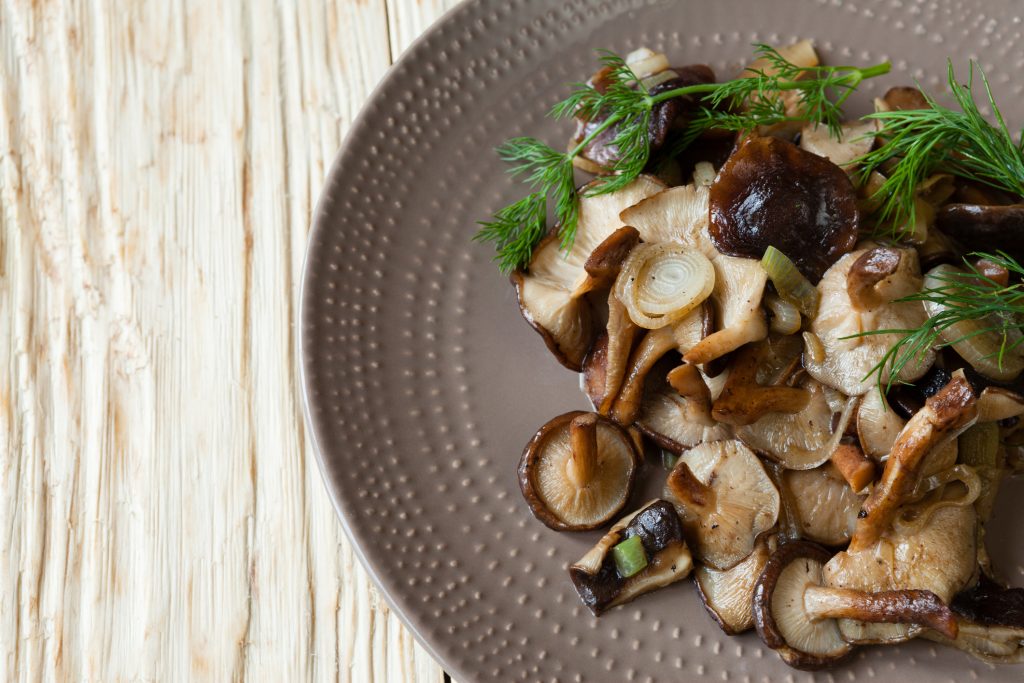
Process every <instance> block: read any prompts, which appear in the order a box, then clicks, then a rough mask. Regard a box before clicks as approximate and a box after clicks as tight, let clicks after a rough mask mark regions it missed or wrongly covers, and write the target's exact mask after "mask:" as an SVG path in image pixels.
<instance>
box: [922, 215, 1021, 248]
mask: <svg viewBox="0 0 1024 683" xmlns="http://www.w3.org/2000/svg"><path fill="white" fill-rule="evenodd" d="M935 221H936V226H937V227H938V228H939V229H940V230H942V231H943V232H945V233H946V234H947V235H949V236H950V237H953V238H954V239H956V240H958V241H960V242H962V243H963V244H965V245H967V246H968V247H969V248H970V249H971V250H982V251H995V250H997V249H1001V250H1003V251H1005V252H1007V253H1008V254H1010V255H1011V256H1014V257H1017V258H1020V257H1021V255H1024V204H1010V205H1007V206H984V205H981V204H947V205H946V206H944V207H942V208H941V209H939V212H938V214H937V215H936V217H935Z"/></svg>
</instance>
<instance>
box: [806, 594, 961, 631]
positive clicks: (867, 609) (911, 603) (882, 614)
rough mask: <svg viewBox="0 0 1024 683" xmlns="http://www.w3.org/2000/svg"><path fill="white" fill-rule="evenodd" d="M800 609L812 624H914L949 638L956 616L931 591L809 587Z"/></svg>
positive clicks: (955, 627)
mask: <svg viewBox="0 0 1024 683" xmlns="http://www.w3.org/2000/svg"><path fill="white" fill-rule="evenodd" d="M804 610H805V611H806V612H807V614H808V615H810V617H811V619H812V620H813V621H821V620H822V619H856V620H857V621H868V622H872V623H876V624H918V625H921V626H927V627H928V628H931V629H934V630H935V631H938V632H939V633H941V634H942V635H944V636H946V637H947V638H950V639H953V638H956V634H957V621H956V616H955V615H954V614H953V612H952V610H950V609H949V607H947V606H946V605H945V603H943V602H942V600H940V599H939V597H938V596H937V595H935V593H932V592H931V591H923V590H895V591H879V592H877V593H869V592H867V591H859V590H852V589H849V588H828V587H825V586H813V585H811V586H808V587H807V588H806V589H805V590H804Z"/></svg>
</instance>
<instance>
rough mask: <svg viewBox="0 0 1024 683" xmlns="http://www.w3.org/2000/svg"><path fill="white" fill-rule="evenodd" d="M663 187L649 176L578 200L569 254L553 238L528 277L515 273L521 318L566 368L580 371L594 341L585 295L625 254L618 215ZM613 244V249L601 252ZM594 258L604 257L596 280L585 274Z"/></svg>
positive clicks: (540, 251)
mask: <svg viewBox="0 0 1024 683" xmlns="http://www.w3.org/2000/svg"><path fill="white" fill-rule="evenodd" d="M664 187H665V186H664V185H663V184H662V183H661V182H660V181H658V180H656V179H654V178H652V177H650V176H640V177H639V178H637V179H636V180H635V181H634V182H633V183H631V184H630V185H628V186H627V187H625V188H623V189H621V190H619V191H617V192H612V193H609V194H605V195H597V196H591V197H586V196H585V197H584V198H583V199H581V200H580V208H579V211H580V213H579V224H578V227H577V229H576V241H575V243H574V244H573V248H572V250H571V251H569V252H568V254H566V253H565V252H563V251H562V250H561V248H560V242H559V240H557V239H556V238H554V237H549V238H548V239H547V240H546V241H544V242H542V243H541V244H540V245H539V246H538V247H537V248H536V249H535V250H534V252H533V259H532V260H531V261H530V266H529V268H528V269H527V270H526V271H525V272H524V271H516V272H514V273H512V278H511V279H512V283H513V285H514V286H515V288H516V295H517V297H518V300H519V308H520V310H521V311H522V314H523V317H524V318H525V319H526V321H527V322H528V323H529V324H530V325H531V326H532V327H533V328H534V329H535V330H537V332H538V333H540V335H541V337H543V339H544V342H545V344H547V346H548V348H549V349H550V350H551V352H552V353H554V354H555V357H556V358H557V359H558V360H559V362H561V363H562V364H563V365H565V366H566V367H567V368H569V369H571V370H576V371H579V370H580V368H581V364H582V362H583V359H584V357H585V356H586V354H587V351H589V350H590V346H591V345H592V343H593V341H594V336H595V335H594V330H593V327H592V323H591V319H592V312H591V309H590V304H589V303H588V302H587V300H586V299H585V298H583V295H584V294H586V293H587V292H588V291H590V290H592V289H594V288H595V287H597V286H599V285H600V284H601V283H602V282H603V280H604V279H605V278H606V272H603V271H601V270H599V269H598V268H597V266H598V265H599V261H601V262H603V263H602V265H604V266H605V270H606V269H607V262H608V259H609V258H610V256H611V254H613V253H621V251H620V250H617V248H616V246H621V242H620V241H621V240H622V239H623V237H624V235H623V234H622V233H619V234H616V232H617V231H618V230H619V229H620V228H622V227H623V224H622V222H621V221H620V220H619V213H620V212H621V211H622V209H624V208H626V207H627V206H630V205H632V204H635V203H636V202H638V201H640V200H641V199H643V198H644V197H648V196H650V195H652V194H655V193H656V192H659V191H661V190H662V189H664ZM625 235H626V236H628V235H629V233H628V232H627V233H625ZM609 239H611V240H612V244H606V245H603V246H602V243H604V242H605V241H606V240H609ZM613 245H616V246H613ZM595 252H598V254H599V256H600V255H602V253H603V255H604V257H605V258H603V259H595V261H592V262H591V263H590V265H591V269H592V270H594V271H595V272H597V273H598V276H597V277H595V276H593V275H591V274H590V273H588V272H587V265H588V260H589V259H590V257H591V255H593V254H594V253H595Z"/></svg>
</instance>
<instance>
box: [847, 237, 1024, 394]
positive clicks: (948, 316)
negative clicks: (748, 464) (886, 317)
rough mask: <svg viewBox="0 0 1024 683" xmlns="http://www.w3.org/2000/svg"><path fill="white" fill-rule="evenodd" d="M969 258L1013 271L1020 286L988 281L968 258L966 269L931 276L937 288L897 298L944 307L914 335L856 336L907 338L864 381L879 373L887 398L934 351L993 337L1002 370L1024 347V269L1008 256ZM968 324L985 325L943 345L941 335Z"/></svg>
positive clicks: (906, 332)
mask: <svg viewBox="0 0 1024 683" xmlns="http://www.w3.org/2000/svg"><path fill="white" fill-rule="evenodd" d="M969 256H974V257H977V258H981V259H985V260H986V261H990V262H992V263H994V264H996V265H997V266H1001V267H1003V268H1005V269H1006V270H1007V271H1009V272H1010V275H1011V278H1010V279H1011V282H1013V281H1014V280H1017V282H1016V283H1013V284H1007V285H1002V284H1000V283H998V282H996V281H995V280H992V279H991V278H989V277H987V276H986V275H985V274H984V273H982V272H981V270H979V269H978V268H977V267H975V266H974V264H972V263H971V262H970V261H969V260H968V258H967V257H965V258H964V270H954V269H950V270H949V271H946V272H941V273H934V274H933V275H931V276H930V277H934V278H935V279H936V280H938V282H939V283H940V284H939V286H937V287H929V288H926V289H923V290H922V291H920V292H918V293H917V294H912V295H910V296H907V297H904V298H902V299H897V302H904V301H921V302H926V301H927V302H933V303H936V304H938V305H939V306H941V307H942V309H943V310H942V311H941V312H939V313H938V314H937V315H934V316H931V317H929V318H928V319H927V320H925V322H924V324H922V325H921V327H919V328H917V329H916V330H910V329H903V330H897V329H887V330H872V331H869V332H861V333H860V334H857V335H853V336H854V337H862V336H867V335H874V334H900V335H903V336H902V337H901V338H900V340H899V341H897V342H896V343H895V344H893V345H892V348H890V349H889V350H888V351H887V352H886V354H885V355H884V356H883V357H882V360H880V361H879V362H878V363H877V364H876V365H875V366H874V367H873V368H871V371H870V372H868V374H867V375H866V376H865V377H864V379H867V378H869V377H871V375H874V374H876V373H877V375H878V387H879V389H880V390H881V391H882V393H883V395H884V394H885V392H886V391H888V390H889V389H890V388H891V387H892V385H893V384H895V383H896V382H898V381H899V379H898V378H899V375H900V373H901V372H902V370H903V368H904V367H906V365H907V363H910V362H911V361H913V360H914V359H915V358H920V357H921V356H922V354H925V353H927V352H928V350H929V349H931V348H942V347H945V346H951V345H953V344H959V343H960V342H963V341H969V340H970V338H971V337H974V336H978V335H982V334H993V335H996V337H997V338H998V340H999V343H998V349H997V351H996V352H995V353H994V354H993V356H994V358H995V360H996V362H997V363H998V365H999V366H1000V367H1001V366H1002V364H1003V359H1004V357H1005V355H1006V354H1007V353H1008V352H1010V351H1013V350H1015V349H1016V348H1017V347H1019V346H1020V345H1021V343H1022V342H1024V337H1022V336H1021V335H1020V332H1021V331H1022V330H1024V324H1022V321H1024V282H1021V281H1020V278H1021V277H1024V266H1022V265H1021V264H1020V263H1018V262H1017V260H1016V259H1014V258H1013V257H1011V256H1010V255H1009V254H1006V253H1004V252H998V253H997V254H986V253H981V252H975V253H973V254H970V255H969ZM968 321H982V323H983V324H980V325H978V326H977V328H976V329H974V330H973V331H972V332H971V333H970V334H968V335H965V336H960V337H957V338H955V339H951V340H949V341H944V340H943V332H945V331H947V330H950V328H953V327H955V326H956V325H959V324H960V323H963V322H968ZM886 368H888V370H889V378H888V381H886V382H883V380H882V378H883V375H884V371H885V369H886Z"/></svg>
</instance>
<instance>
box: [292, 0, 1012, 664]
mask: <svg viewBox="0 0 1024 683" xmlns="http://www.w3.org/2000/svg"><path fill="white" fill-rule="evenodd" d="M1014 8H1015V5H1014V4H1013V3H1012V2H1011V1H1010V0H1000V1H993V0H852V1H847V0H772V1H771V2H768V1H765V0H762V1H754V0H744V1H739V0H718V1H717V2H705V1H698V0H690V1H687V2H650V1H649V0H603V1H594V0H572V1H568V2H566V1H554V0H551V1H544V2H540V1H532V0H531V1H526V0H512V1H511V2H505V1H499V0H494V1H475V0H471V1H470V2H467V3H465V4H463V5H461V6H459V7H457V8H456V9H455V10H454V11H453V12H451V13H450V14H449V15H447V16H446V17H445V18H444V19H442V20H441V21H440V22H439V23H438V24H437V25H436V26H434V27H433V28H432V29H431V30H430V31H428V32H427V34H425V35H424V36H423V37H422V38H421V39H420V40H419V41H418V42H417V43H416V44H415V45H414V46H413V47H412V48H411V49H410V50H409V51H408V52H407V53H406V54H405V56H404V57H403V58H402V59H401V60H400V61H399V62H398V63H397V64H396V65H395V66H394V67H393V68H392V70H391V72H390V73H389V74H388V76H387V77H386V79H385V80H384V82H383V83H382V85H381V86H380V88H379V89H378V90H377V91H376V93H375V94H374V96H373V97H372V98H371V99H370V101H369V102H368V103H367V104H366V107H365V109H364V111H363V112H362V114H361V115H360V117H359V119H358V120H357V121H356V123H355V124H354V125H353V127H352V129H351V132H350V133H349V136H348V139H347V141H346V143H345V146H344V149H343V150H342V152H341V153H340V155H339V157H338V160H337V161H336V163H335V164H334V167H333V168H332V169H331V172H330V174H329V176H328V178H327V181H326V184H325V186H324V190H323V195H322V197H321V199H320V203H319V205H318V208H317V211H316V215H315V217H314V226H313V231H312V234H311V235H310V243H309V248H308V253H307V260H306V271H305V275H304V280H303V289H302V295H301V329H300V330H299V341H300V354H301V358H300V363H301V366H302V375H303V381H304V391H305V397H306V409H307V417H308V424H309V425H310V427H311V433H312V436H313V438H314V442H315V446H316V449H317V451H318V455H319V457H320V462H321V465H322V469H323V472H324V478H325V481H326V483H327V487H328V489H329V490H330V493H331V496H332V498H333V500H334V502H335V505H336V506H337V509H338V511H339V514H340V516H341V518H342V521H343V523H344V524H345V526H346V528H347V530H348V532H349V534H350V535H351V537H352V539H353V541H354V542H355V545H356V547H357V548H358V551H359V552H360V554H361V555H362V557H363V559H364V561H365V563H366V565H367V568H368V569H369V570H370V572H371V573H372V574H373V575H374V576H375V577H376V580H377V581H378V582H379V584H380V586H381V587H382V589H383V591H384V593H385V595H386V596H387V598H388V600H389V602H390V603H391V604H392V605H393V607H394V608H395V609H396V610H397V611H398V613H399V614H400V615H401V616H402V617H403V618H404V620H405V621H406V622H407V623H408V624H409V625H410V626H411V627H412V629H413V630H414V631H415V632H416V634H417V635H418V636H419V637H420V639H421V640H422V641H423V642H424V644H425V645H426V646H427V647H428V648H429V649H430V650H431V651H432V652H433V653H434V654H435V655H436V656H437V657H438V658H439V659H440V660H441V662H442V663H443V665H444V666H445V667H447V668H448V670H449V671H450V672H451V673H452V675H453V677H454V678H455V679H456V680H457V681H460V682H461V683H474V682H483V681H666V680H678V681H684V680H685V681H698V680H714V681H724V680H728V681H738V682H746V681H751V682H754V681H756V682H762V681H765V682H767V681H794V680H799V681H805V680H841V681H861V680H894V679H896V678H897V677H899V679H900V680H902V681H908V682H909V681H929V683H938V682H941V681H966V680H972V679H977V678H982V679H984V680H986V681H996V680H1005V681H1011V680H1020V677H1021V675H1022V669H1021V668H1020V667H1004V668H997V669H992V668H991V667H989V666H988V665H985V664H983V663H980V662H977V661H975V660H972V659H970V658H968V657H967V656H965V655H962V654H960V653H958V652H954V651H946V650H944V649H943V648H939V647H937V646H933V645H932V644H930V643H912V644H909V645H903V646H898V647H890V648H866V649H863V650H861V651H860V652H859V653H858V654H857V655H855V656H854V658H853V659H852V660H851V661H850V662H849V663H848V664H846V665H844V666H843V667H842V668H840V669H839V670H837V671H835V672H833V673H820V674H816V675H811V674H806V673H802V672H797V671H793V670H791V669H789V668H787V667H786V666H785V665H783V664H782V663H781V661H779V659H778V658H777V657H776V655H775V654H774V653H773V652H771V651H770V650H768V649H767V648H765V647H764V646H763V645H762V644H761V643H760V641H759V640H758V639H757V637H756V636H755V635H753V634H747V635H744V636H741V637H737V638H730V637H727V636H725V635H724V634H723V633H722V632H721V631H719V630H718V628H717V627H716V626H715V624H714V623H713V622H712V621H711V619H710V618H708V616H707V615H706V614H705V613H704V610H703V608H702V607H701V605H700V603H699V601H698V599H697V596H696V594H695V592H694V589H693V586H692V584H691V582H690V580H686V581H683V582H680V583H678V584H676V585H674V586H672V587H670V588H668V589H665V590H662V591H659V592H657V593H654V594H651V595H647V596H644V597H642V598H640V599H639V600H637V601H635V602H633V603H631V604H629V605H627V606H625V607H621V608H618V609H615V610H612V611H611V612H610V613H608V614H607V615H605V616H603V617H601V618H600V619H595V618H594V617H593V616H591V615H590V613H589V612H588V611H587V610H586V609H585V608H584V607H582V606H581V605H580V603H579V601H578V600H577V597H576V594H575V592H574V591H573V588H572V585H571V584H570V582H569V579H568V575H567V573H566V571H565V568H566V565H567V564H569V563H570V562H572V561H573V560H575V559H577V558H579V557H580V556H581V555H582V554H583V553H584V551H585V550H586V548H587V547H588V546H589V545H590V544H592V543H593V542H594V541H595V540H596V538H598V537H599V534H598V533H589V534H558V533H555V532H553V531H550V530H548V529H547V528H546V527H544V526H543V525H542V524H541V523H540V522H538V521H536V520H535V519H534V518H533V517H532V516H531V515H530V513H529V511H528V509H527V507H526V505H525V504H524V503H523V501H522V499H521V496H520V493H519V490H518V486H517V483H516V464H517V461H518V458H519V455H520V452H521V449H522V447H523V445H524V444H525V443H526V442H527V441H528V440H529V438H530V436H531V435H532V434H533V433H534V431H535V430H536V429H537V428H538V427H539V426H540V425H542V424H543V423H544V422H546V421H547V420H548V419H549V418H551V417H552V416H554V415H557V414H560V413H563V412H565V411H567V410H571V409H576V408H585V407H586V404H585V402H584V400H583V398H582V396H581V394H580V392H579V389H578V384H577V376H576V375H575V374H573V373H571V372H569V371H567V370H565V369H563V368H562V367H561V366H559V365H558V364H557V363H556V362H555V360H554V359H553V358H552V357H551V355H550V354H549V353H548V352H547V350H546V349H545V347H544V344H543V342H542V341H541V339H540V337H539V336H538V335H537V334H536V333H535V332H534V331H533V330H531V329H530V328H529V326H528V325H527V324H526V323H525V322H524V321H523V320H522V319H521V317H520V315H519V312H518V310H517V307H516V303H515V297H514V294H513V291H512V287H511V286H510V285H509V283H508V282H507V281H506V279H505V278H503V277H502V276H501V275H499V273H498V272H497V269H496V268H495V267H494V265H493V264H492V263H491V262H490V257H491V255H492V251H491V248H490V246H489V245H479V244H475V243H472V242H470V238H471V237H472V235H473V233H474V232H475V231H476V229H477V226H476V221H478V220H481V219H484V218H486V217H487V216H489V215H490V214H491V213H492V212H493V211H494V210H495V209H497V208H499V207H501V206H503V205H504V204H506V203H508V202H509V201H511V200H513V199H516V198H518V197H519V196H521V193H522V192H523V188H522V187H521V186H519V185H517V184H516V183H515V182H513V181H512V180H510V179H509V178H508V177H507V176H506V175H505V172H504V168H503V166H502V164H501V163H499V162H498V160H497V159H496V158H495V155H494V154H493V151H492V150H493V147H494V146H495V145H496V144H497V143H498V142H500V141H501V140H503V139H505V138H507V137H511V136H513V135H524V134H526V135H534V136H538V137H540V138H542V139H545V140H547V141H549V142H550V143H551V144H552V145H553V146H555V147H558V146H560V145H562V144H564V142H565V141H566V140H567V138H568V135H569V133H570V129H571V124H569V123H565V122H563V123H557V122H552V121H550V120H547V119H546V118H545V117H544V114H545V112H546V111H547V110H548V108H549V107H550V106H551V105H552V104H553V103H554V102H556V101H557V100H558V99H560V97H563V96H564V95H565V93H566V88H565V84H566V83H569V82H573V81H579V80H583V79H585V78H586V77H587V76H588V75H589V74H590V73H591V72H593V71H594V68H595V67H594V64H595V59H594V52H593V51H594V49H595V48H608V49H612V50H615V51H618V52H620V53H624V52H625V51H628V50H630V49H633V48H635V47H639V46H649V47H651V48H654V49H658V50H663V51H665V52H667V53H668V55H669V56H670V59H671V61H672V62H673V63H675V64H686V63H692V62H706V63H709V64H710V65H711V66H713V67H714V68H715V70H716V72H717V73H718V75H719V78H720V79H725V78H728V77H731V76H733V75H734V74H736V73H737V72H738V69H739V68H740V66H741V65H742V64H743V63H744V62H745V61H746V59H747V57H748V55H749V54H750V44H751V43H753V42H756V41H763V42H768V43H775V44H779V43H788V42H791V41H793V40H795V39H798V38H803V37H809V38H813V39H815V41H816V44H817V46H818V47H819V49H820V51H821V52H822V54H823V55H824V57H825V59H826V60H827V61H829V62H831V63H840V62H843V63H856V64H864V65H866V64H868V63H874V62H876V61H880V60H883V59H891V60H892V61H893V72H894V73H893V74H892V75H891V76H889V77H887V78H886V79H882V80H880V81H877V82H870V83H867V84H865V86H864V87H863V88H862V93H861V94H860V95H859V96H858V98H857V99H856V100H855V102H854V103H853V107H854V109H855V110H858V111H860V112H863V111H864V110H866V109H867V107H868V104H869V102H870V99H869V98H870V97H871V96H875V95H879V94H881V93H882V92H883V91H884V89H885V88H886V87H888V86H889V85H893V84H897V83H910V82H912V80H913V79H915V78H916V79H919V80H920V81H921V83H922V84H923V85H925V86H926V87H929V88H931V89H935V90H937V89H939V88H940V87H941V82H942V79H943V77H944V74H945V59H946V56H947V55H949V56H951V57H953V58H954V60H955V61H956V63H957V64H958V65H961V66H963V65H965V64H966V60H967V59H968V58H977V59H979V60H980V63H981V64H982V65H983V66H984V67H985V68H986V70H987V71H988V73H989V75H990V76H991V78H992V81H993V84H994V87H995V90H996V92H997V93H998V94H999V95H1000V96H1001V98H1002V101H1003V102H1004V103H1005V107H1006V110H1007V113H1008V114H1009V115H1010V118H1011V121H1013V122H1019V121H1020V120H1021V119H1022V117H1021V116H1020V114H1021V113H1022V112H1021V107H1020V105H1019V104H1018V101H1019V96H1020V93H1021V86H1022V84H1024V78H1020V76H1019V74H1020V73H1021V69H1020V67H1021V62H1022V54H1024V53H1022V50H1021V48H1022V45H1021V23H1020V19H1019V18H1018V16H1017V13H1018V10H1016V9H1014ZM1015 75H1016V76H1017V77H1016V79H1015V80H1013V81H1011V78H1012V77H1014V76H1015ZM645 474H646V478H647V480H648V489H649V490H648V493H650V492H653V491H656V490H657V489H658V488H659V487H660V477H662V476H663V474H662V473H661V472H660V470H659V469H658V467H657V466H656V465H655V464H654V463H653V462H650V463H648V465H647V468H646V472H645ZM1018 490H1019V489H1018ZM1018 499H1019V496H1018ZM1005 500H1006V496H1004V503H1005ZM636 502H641V501H640V500H639V499H638V501H636ZM1012 508H1013V506H1012V505H1009V504H1004V505H1003V506H1002V508H1001V513H1002V514H1001V515H1000V518H999V520H1000V521H1001V522H1002V524H1003V526H1012V525H1007V524H1006V523H1005V522H1006V519H1007V517H1008V516H1009V514H1011V512H1012V511H1013V510H1012ZM997 523H998V522H997ZM1001 533H1002V532H1001V531H998V530H997V532H996V533H995V534H994V535H997V536H998V535H999V534H1001ZM1014 547H1017V548H1020V547H1022V544H1021V543H1020V542H1019V539H1017V542H1016V543H1005V542H1004V543H1001V544H998V545H997V547H996V548H995V551H996V552H995V554H996V560H997V562H999V563H1001V566H1002V568H1003V569H1004V571H1005V573H1006V574H1007V575H1008V576H1011V577H1012V578H1013V580H1015V581H1017V582H1018V583H1020V581H1021V578H1022V576H1021V574H1022V570H1021V569H1020V566H1021V565H1022V564H1024V562H1022V561H1021V560H1022V557H1021V551H1020V550H1014V549H1013V548H1014ZM1015 555H1016V556H1015Z"/></svg>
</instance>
